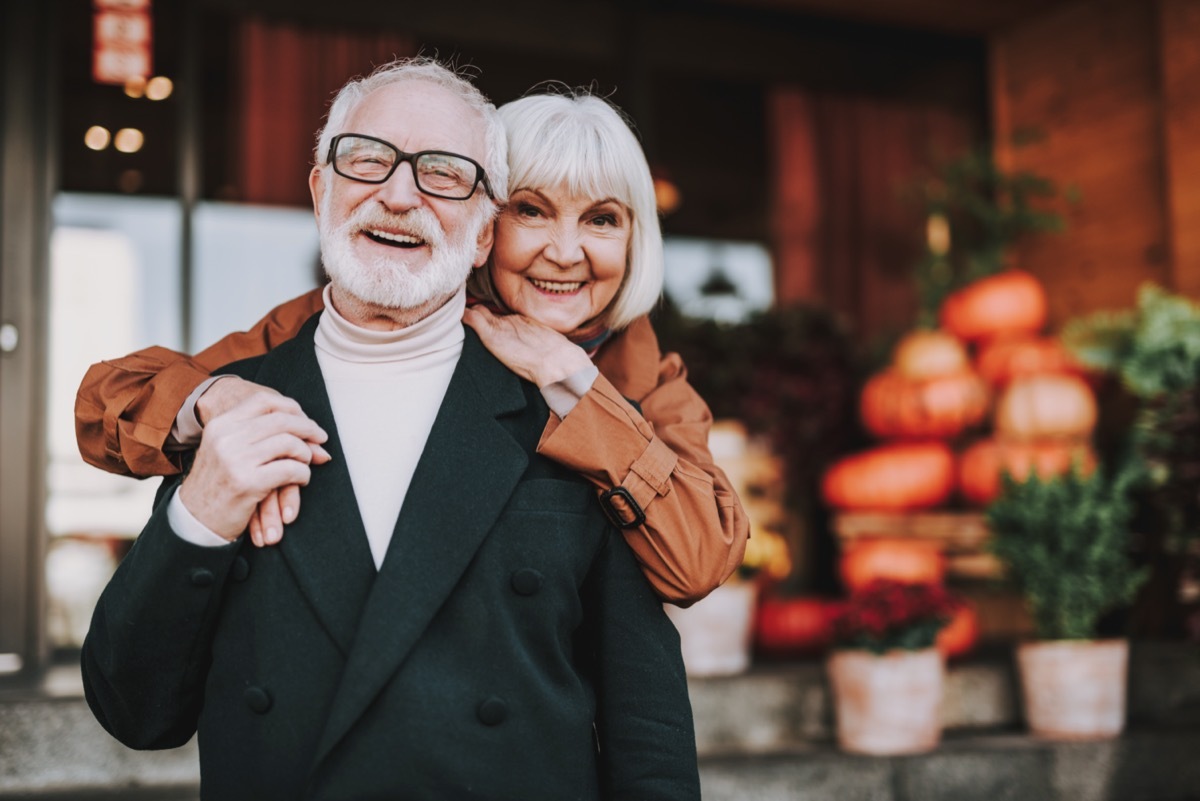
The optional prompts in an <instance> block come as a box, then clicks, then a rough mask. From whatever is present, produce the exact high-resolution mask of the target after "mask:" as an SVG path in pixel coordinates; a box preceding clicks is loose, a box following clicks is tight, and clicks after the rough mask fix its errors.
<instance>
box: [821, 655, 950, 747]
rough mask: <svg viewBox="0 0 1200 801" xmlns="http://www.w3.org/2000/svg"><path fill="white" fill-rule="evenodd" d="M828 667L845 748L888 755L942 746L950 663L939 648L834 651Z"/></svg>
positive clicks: (838, 726) (840, 734) (839, 737)
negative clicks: (943, 706) (944, 700)
mask: <svg viewBox="0 0 1200 801" xmlns="http://www.w3.org/2000/svg"><path fill="white" fill-rule="evenodd" d="M826 668H827V670H828V674H829V682H830V687H831V689H832V690H833V703H834V714H835V717H836V721H837V740H838V747H840V748H841V749H842V750H844V751H850V752H853V753H857V754H873V755H877V756H886V755H892V754H919V753H923V752H925V751H930V750H932V749H934V748H936V747H937V745H938V742H939V741H940V740H941V737H942V699H943V697H944V696H945V685H946V665H945V662H944V660H943V659H942V655H941V653H939V652H938V650H937V649H936V648H926V649H922V650H920V651H901V650H896V651H888V652H886V653H884V654H873V653H871V652H870V651H866V650H840V651H834V652H833V654H832V655H831V656H830V657H829V661H828V663H827V664H826Z"/></svg>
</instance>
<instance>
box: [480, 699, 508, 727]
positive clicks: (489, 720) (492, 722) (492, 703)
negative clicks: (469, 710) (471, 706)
mask: <svg viewBox="0 0 1200 801" xmlns="http://www.w3.org/2000/svg"><path fill="white" fill-rule="evenodd" d="M475 714H476V715H478V716H479V722H480V723H482V724H483V725H484V726H497V725H499V724H500V723H502V722H503V721H504V719H505V718H506V717H508V704H506V703H504V699H503V698H499V697H497V696H495V695H493V696H492V697H491V698H487V699H484V701H483V702H482V703H481V704H480V705H479V708H478V709H476V710H475Z"/></svg>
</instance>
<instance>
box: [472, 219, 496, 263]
mask: <svg viewBox="0 0 1200 801" xmlns="http://www.w3.org/2000/svg"><path fill="white" fill-rule="evenodd" d="M495 230H496V223H495V221H494V220H493V221H492V222H489V223H488V224H487V225H485V226H483V230H482V231H480V232H479V239H478V240H477V241H476V242H475V261H474V262H472V264H473V265H474V266H475V267H482V266H483V265H484V264H486V263H487V258H488V255H489V254H491V252H492V241H493V240H494V239H495Z"/></svg>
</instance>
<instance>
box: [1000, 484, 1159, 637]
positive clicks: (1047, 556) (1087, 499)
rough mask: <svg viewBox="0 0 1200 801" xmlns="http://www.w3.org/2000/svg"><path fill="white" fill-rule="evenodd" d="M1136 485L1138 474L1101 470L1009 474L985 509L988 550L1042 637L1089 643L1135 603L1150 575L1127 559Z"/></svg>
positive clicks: (1038, 634)
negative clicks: (1102, 625) (1103, 620)
mask: <svg viewBox="0 0 1200 801" xmlns="http://www.w3.org/2000/svg"><path fill="white" fill-rule="evenodd" d="M1139 480H1140V474H1139V473H1138V471H1137V470H1136V469H1125V470H1122V471H1121V472H1120V473H1118V474H1117V475H1116V477H1115V478H1113V479H1112V480H1111V481H1108V480H1106V479H1105V476H1104V473H1103V471H1102V470H1096V471H1095V472H1094V473H1092V474H1091V475H1090V476H1083V475H1081V474H1080V473H1079V472H1078V470H1072V471H1071V472H1069V473H1067V474H1066V475H1063V476H1058V477H1055V478H1050V479H1045V480H1043V479H1041V478H1039V477H1038V476H1037V475H1036V474H1034V475H1031V476H1030V478H1029V479H1028V480H1027V481H1023V482H1017V481H1014V480H1013V479H1012V477H1011V476H1008V475H1005V476H1004V491H1003V493H1002V494H1001V496H1000V498H998V499H997V500H996V501H994V502H993V503H992V505H991V506H990V507H988V510H987V519H988V524H989V526H990V527H991V531H992V540H991V549H992V552H993V553H995V554H996V556H997V557H999V559H1000V560H1001V561H1002V562H1004V564H1005V566H1006V567H1007V568H1008V575H1009V577H1010V578H1011V579H1012V580H1013V581H1014V582H1015V583H1016V584H1017V586H1018V587H1020V589H1021V591H1022V592H1023V593H1024V595H1025V598H1026V601H1027V602H1028V604H1029V607H1030V612H1031V613H1032V615H1033V619H1034V624H1035V626H1036V628H1037V636H1038V637H1039V638H1040V639H1046V640H1060V639H1061V640H1078V639H1091V638H1093V637H1095V636H1096V626H1097V623H1098V622H1099V620H1100V617H1101V616H1102V615H1103V614H1105V613H1106V612H1108V611H1110V610H1113V609H1117V608H1120V607H1122V606H1126V605H1128V604H1129V603H1131V602H1132V601H1133V598H1134V595H1135V594H1136V593H1137V591H1138V588H1139V587H1140V586H1141V584H1142V583H1143V582H1144V581H1145V580H1146V577H1147V571H1146V570H1144V569H1138V568H1136V567H1135V566H1134V565H1133V563H1132V562H1131V561H1130V558H1129V547H1130V522H1131V519H1132V517H1133V512H1134V502H1133V499H1132V494H1131V493H1132V489H1133V487H1134V486H1135V485H1136V483H1137V482H1138V481H1139Z"/></svg>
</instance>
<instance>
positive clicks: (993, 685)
mask: <svg viewBox="0 0 1200 801" xmlns="http://www.w3.org/2000/svg"><path fill="white" fill-rule="evenodd" d="M688 690H689V693H690V695H691V699H692V711H693V714H694V717H695V719H696V745H697V748H698V749H699V751H700V754H701V755H702V756H707V755H724V754H731V753H732V754H762V753H774V752H779V751H784V752H787V751H794V750H797V749H803V748H804V747H805V746H807V745H810V744H812V743H814V742H826V741H831V740H832V739H833V736H834V721H833V702H832V700H831V698H830V694H829V688H828V685H827V683H826V679H825V668H824V664H823V663H822V662H820V661H818V660H813V661H807V662H792V663H782V664H775V665H771V664H765V665H755V667H753V668H752V669H751V670H750V671H749V672H747V673H744V674H742V675H739V676H729V677H721V678H712V679H692V680H691V681H689V683H688ZM942 719H943V722H944V725H945V727H946V729H947V730H948V731H961V732H964V733H965V732H971V731H983V732H986V731H998V730H1009V731H1019V730H1021V729H1022V727H1023V725H1024V724H1023V721H1022V716H1021V711H1020V690H1019V687H1018V682H1017V677H1016V670H1015V668H1014V665H1013V660H1012V651H1011V649H998V650H995V651H992V652H990V653H987V654H984V655H981V656H979V657H977V658H975V659H973V660H971V661H967V662H962V663H951V664H950V666H949V669H948V671H947V674H946V698H945V701H944V702H943V707H942ZM1128 719H1129V722H1130V724H1131V725H1132V726H1141V727H1145V728H1155V727H1164V726H1165V727H1180V726H1182V727H1190V726H1195V727H1198V728H1200V649H1198V648H1197V647H1196V646H1193V645H1186V644H1182V643H1134V644H1133V646H1132V648H1131V651H1130V668H1129V699H1128ZM1198 795H1200V794H1198Z"/></svg>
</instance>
